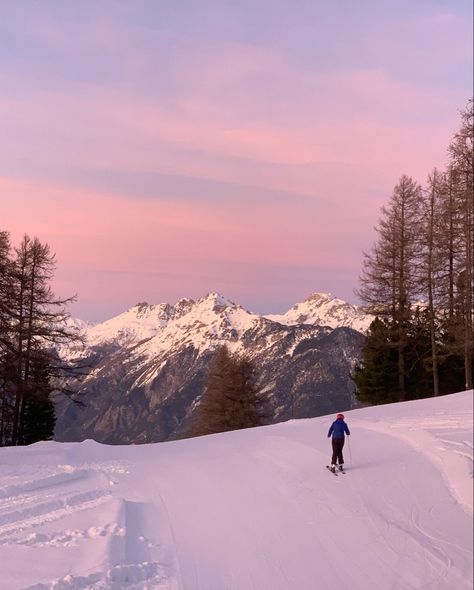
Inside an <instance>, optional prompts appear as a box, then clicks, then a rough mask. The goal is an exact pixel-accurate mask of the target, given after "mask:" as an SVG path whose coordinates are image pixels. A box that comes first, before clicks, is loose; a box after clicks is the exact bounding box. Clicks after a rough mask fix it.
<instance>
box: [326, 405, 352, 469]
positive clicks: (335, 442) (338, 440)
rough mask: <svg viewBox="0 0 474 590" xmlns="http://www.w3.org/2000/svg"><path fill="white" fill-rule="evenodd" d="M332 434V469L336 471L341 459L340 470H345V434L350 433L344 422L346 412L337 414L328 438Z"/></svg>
mask: <svg viewBox="0 0 474 590" xmlns="http://www.w3.org/2000/svg"><path fill="white" fill-rule="evenodd" d="M331 434H332V459H331V466H330V468H329V469H330V470H331V471H332V472H333V473H336V465H337V462H338V461H339V471H343V470H344V457H343V456H342V447H343V446H344V434H347V435H349V434H350V431H349V428H348V427H347V424H346V423H345V422H344V414H337V416H336V420H334V422H333V423H332V424H331V427H330V429H329V432H328V438H329V437H330V436H331Z"/></svg>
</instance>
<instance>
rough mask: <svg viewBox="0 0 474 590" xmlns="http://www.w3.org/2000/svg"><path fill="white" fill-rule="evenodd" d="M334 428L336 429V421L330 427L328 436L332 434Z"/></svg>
mask: <svg viewBox="0 0 474 590" xmlns="http://www.w3.org/2000/svg"><path fill="white" fill-rule="evenodd" d="M333 430H334V422H333V423H332V424H331V428H330V429H329V432H328V438H329V437H330V436H331V434H332V431H333Z"/></svg>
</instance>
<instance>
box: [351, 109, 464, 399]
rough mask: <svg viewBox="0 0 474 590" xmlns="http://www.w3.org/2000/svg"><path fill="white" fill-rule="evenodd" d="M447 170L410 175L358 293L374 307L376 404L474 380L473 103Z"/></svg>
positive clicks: (367, 371) (385, 214)
mask: <svg viewBox="0 0 474 590" xmlns="http://www.w3.org/2000/svg"><path fill="white" fill-rule="evenodd" d="M448 155H449V160H448V166H447V168H446V170H443V171H440V170H436V169H435V170H433V172H432V173H431V174H430V175H429V177H428V180H427V183H426V185H425V186H424V187H422V186H421V185H420V184H418V182H417V181H416V180H414V179H413V178H409V177H407V176H402V177H401V178H400V180H399V182H398V184H397V185H396V187H395V189H394V192H393V194H392V196H391V198H390V200H389V202H388V204H387V206H385V207H383V208H382V213H381V218H380V220H379V222H378V225H377V227H376V231H377V239H376V242H375V244H374V245H373V247H372V249H371V251H370V252H368V253H366V254H365V257H364V264H363V269H362V274H361V277H360V288H359V291H358V294H359V296H360V298H361V300H362V301H363V302H364V303H365V306H366V309H367V311H369V312H370V313H372V314H374V315H375V316H376V319H375V320H374V322H373V323H372V325H371V327H370V330H369V333H368V336H367V339H366V344H365V347H364V350H363V360H362V362H361V363H360V364H359V365H358V366H357V367H356V370H355V382H356V388H357V391H356V394H357V397H358V399H359V400H360V401H362V402H366V403H370V404H374V403H375V404H377V403H386V402H392V401H403V400H407V399H415V398H419V397H427V396H430V395H439V394H445V393H452V392H455V391H459V390H462V389H472V387H473V344H474V343H473V305H474V298H473V291H474V289H473V264H474V260H473V248H474V222H473V220H474V196H473V103H472V101H470V102H469V104H468V107H467V108H466V110H465V111H464V112H462V114H461V124H460V128H459V131H458V132H457V133H456V134H455V135H454V137H453V138H452V140H451V143H450V145H449V147H448Z"/></svg>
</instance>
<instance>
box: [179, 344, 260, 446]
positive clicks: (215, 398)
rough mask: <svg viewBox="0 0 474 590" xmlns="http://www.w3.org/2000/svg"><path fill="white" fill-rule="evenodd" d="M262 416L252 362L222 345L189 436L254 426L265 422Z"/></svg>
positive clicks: (211, 367) (217, 352)
mask: <svg viewBox="0 0 474 590" xmlns="http://www.w3.org/2000/svg"><path fill="white" fill-rule="evenodd" d="M263 418H264V415H263V412H262V400H261V397H260V396H259V390H258V388H257V387H256V375H255V367H254V364H253V362H252V361H251V360H249V359H248V357H246V356H244V355H241V354H237V353H234V354H232V353H231V352H230V351H229V349H228V348H227V346H221V347H219V348H218V349H217V350H216V352H215V353H214V356H213V358H212V360H211V363H210V367H209V374H208V377H207V380H206V383H205V386H204V391H203V394H202V396H201V400H200V402H199V406H198V407H197V409H196V413H195V416H194V418H193V420H192V423H191V425H190V428H189V429H188V433H187V434H188V436H201V435H205V434H214V433H217V432H226V431H229V430H239V429H241V428H252V427H253V426H259V425H260V424H262V423H263Z"/></svg>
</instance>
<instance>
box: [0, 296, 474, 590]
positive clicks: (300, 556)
mask: <svg viewBox="0 0 474 590" xmlns="http://www.w3.org/2000/svg"><path fill="white" fill-rule="evenodd" d="M215 303H217V299H216V301H215ZM208 304H209V305H210V302H207V303H203V305H208ZM193 305H194V304H193ZM237 309H238V308H237ZM155 312H156V310H145V313H150V314H152V315H153V314H154V313H155ZM134 313H136V312H134ZM472 418H473V409H472V392H464V393H459V394H454V395H450V396H444V397H440V398H436V399H428V400H420V401H415V402H407V403H403V404H392V405H389V406H380V407H375V408H365V409H362V410H354V411H352V412H347V413H346V421H347V423H348V424H349V426H350V428H351V432H352V434H351V436H350V438H349V440H348V443H347V444H346V446H345V449H344V453H345V458H346V466H347V474H339V475H338V476H337V477H336V476H334V475H332V474H331V473H329V472H328V471H327V470H326V469H325V465H326V464H327V463H328V460H329V450H330V449H329V441H328V439H327V436H326V435H327V430H328V427H329V425H330V423H331V421H332V419H333V417H332V416H328V417H321V418H314V419H309V420H299V421H290V422H286V423H282V424H277V425H274V426H267V427H262V428H255V429H252V430H244V431H239V432H232V433H225V434H220V435H213V436H207V437H201V438H197V439H191V440H186V441H174V442H171V443H161V444H154V445H143V446H129V447H125V446H120V447H119V446H116V447H112V446H105V445H99V444H98V443H95V442H93V441H85V442H83V443H55V442H45V443H37V444H35V445H32V446H30V447H23V448H20V447H19V448H2V449H0V561H1V564H2V576H1V577H0V589H1V590H18V589H21V590H52V589H54V590H120V589H125V590H146V589H149V590H151V589H153V590H199V589H200V590H224V589H231V590H247V589H251V588H253V589H255V590H314V589H315V588H321V589H324V590H340V589H341V588H345V587H347V586H350V587H351V588H352V589H354V590H379V589H385V588H387V589H388V588H391V589H392V588H393V589H399V590H420V589H421V588H423V589H427V590H428V589H429V590H451V589H452V588H456V589H457V590H467V589H468V588H469V589H471V588H472V549H473V538H472V481H473V480H472V478H473V440H472V426H473V424H472ZM349 443H350V444H349Z"/></svg>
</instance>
